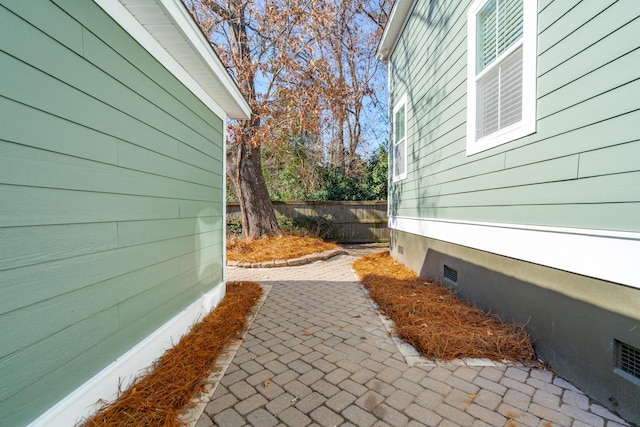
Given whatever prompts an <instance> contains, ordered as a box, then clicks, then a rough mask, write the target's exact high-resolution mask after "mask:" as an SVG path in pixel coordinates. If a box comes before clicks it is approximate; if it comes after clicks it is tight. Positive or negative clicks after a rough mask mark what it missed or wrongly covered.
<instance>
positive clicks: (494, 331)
mask: <svg viewBox="0 0 640 427" xmlns="http://www.w3.org/2000/svg"><path fill="white" fill-rule="evenodd" d="M353 269H354V270H355V272H356V274H357V275H358V277H359V278H360V281H361V282H362V284H363V285H364V286H365V287H366V288H367V289H368V291H369V295H370V296H371V298H372V299H373V300H374V301H375V302H376V303H377V304H378V306H379V307H380V309H381V310H382V311H383V312H384V313H385V314H386V315H387V316H388V317H389V318H390V319H391V320H393V322H394V329H395V331H396V333H397V334H398V335H399V336H400V337H401V338H402V339H404V340H405V341H407V342H408V343H410V344H411V345H413V346H414V347H415V348H416V349H417V350H418V351H419V352H420V353H421V354H422V355H424V356H425V357H426V358H428V359H436V360H452V359H456V358H487V359H491V360H493V361H499V362H519V363H524V364H529V365H532V364H535V362H534V361H535V354H534V350H533V346H532V344H531V340H530V339H529V336H528V334H527V332H526V330H525V327H524V325H516V324H505V323H503V322H502V321H501V320H500V318H499V317H498V316H497V315H495V314H490V313H489V314H487V313H485V312H484V311H482V310H480V309H478V308H476V307H472V306H471V305H469V304H468V303H467V302H465V301H463V300H461V299H460V298H458V297H457V296H456V295H455V294H454V293H453V292H452V291H451V290H450V289H449V288H447V287H445V286H444V285H442V284H441V283H436V282H433V281H429V280H427V279H425V278H421V277H417V276H416V275H415V273H414V272H413V271H411V270H409V269H408V268H407V267H405V266H404V265H403V264H401V263H399V262H397V261H395V260H394V259H393V258H392V257H391V256H390V254H389V252H381V253H378V254H373V255H367V256H364V257H362V258H359V259H357V260H356V261H355V262H354V263H353Z"/></svg>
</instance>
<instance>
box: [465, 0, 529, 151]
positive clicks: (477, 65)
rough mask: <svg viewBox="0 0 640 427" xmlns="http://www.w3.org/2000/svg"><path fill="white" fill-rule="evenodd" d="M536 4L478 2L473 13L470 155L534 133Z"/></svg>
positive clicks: (470, 14) (526, 0)
mask: <svg viewBox="0 0 640 427" xmlns="http://www.w3.org/2000/svg"><path fill="white" fill-rule="evenodd" d="M536 3H537V2H535V1H530V0H476V1H475V2H474V3H473V4H472V6H471V8H470V9H469V12H468V14H467V19H468V61H469V62H468V82H467V90H468V103H467V154H474V153H477V152H480V151H484V150H486V149H489V148H492V147H495V146H497V145H500V144H503V143H506V142H509V141H512V140H514V139H517V138H520V137H523V136H525V135H528V134H530V133H533V132H534V131H535V92H536V90H535V88H536V71H535V68H536V67H535V64H536V39H537V4H536Z"/></svg>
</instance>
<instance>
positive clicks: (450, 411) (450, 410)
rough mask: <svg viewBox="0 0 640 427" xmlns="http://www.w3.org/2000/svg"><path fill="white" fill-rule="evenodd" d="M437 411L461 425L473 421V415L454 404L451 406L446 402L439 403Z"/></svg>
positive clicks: (443, 416)
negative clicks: (455, 406)
mask: <svg viewBox="0 0 640 427" xmlns="http://www.w3.org/2000/svg"><path fill="white" fill-rule="evenodd" d="M435 412H436V413H437V414H438V415H440V416H442V418H445V419H446V420H449V421H451V422H453V423H456V424H457V425H459V426H466V425H469V424H471V423H472V422H473V418H471V415H469V414H466V413H464V412H462V411H461V410H459V409H457V408H454V407H453V406H449V405H447V404H446V403H442V404H440V405H438V407H437V408H436V410H435Z"/></svg>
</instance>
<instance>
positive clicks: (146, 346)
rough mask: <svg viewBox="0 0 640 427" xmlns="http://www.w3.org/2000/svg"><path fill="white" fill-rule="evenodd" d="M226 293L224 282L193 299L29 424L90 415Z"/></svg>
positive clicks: (66, 422)
mask: <svg viewBox="0 0 640 427" xmlns="http://www.w3.org/2000/svg"><path fill="white" fill-rule="evenodd" d="M225 292H226V285H225V284H224V282H221V283H219V284H218V285H217V286H216V287H215V288H213V289H212V290H211V291H209V292H207V293H206V294H205V295H203V296H202V297H200V298H199V299H198V300H197V301H195V302H193V303H192V304H191V305H189V306H188V307H187V308H185V309H184V310H183V311H182V312H180V313H178V314H177V315H176V316H175V317H173V318H172V319H171V320H169V321H168V322H167V323H165V324H164V325H162V326H161V327H160V328H158V329H157V330H156V331H155V332H153V333H152V334H151V335H149V336H147V337H146V338H145V339H144V340H142V341H140V342H139V343H138V344H137V345H136V346H134V347H133V348H131V349H130V350H129V351H127V352H126V353H125V354H123V355H122V356H120V357H119V358H118V359H116V360H115V361H114V362H113V363H111V364H110V365H109V366H107V367H106V368H104V369H103V370H102V371H100V372H99V373H98V374H96V375H95V376H94V377H93V378H91V379H90V380H89V381H87V382H86V383H84V384H83V385H81V386H80V387H78V388H77V389H76V390H75V391H73V392H72V393H70V394H69V395H68V396H67V397H65V398H64V399H62V400H61V401H60V402H58V403H57V404H56V405H54V406H52V407H51V408H50V409H49V410H48V411H47V412H45V413H44V414H42V415H41V416H40V417H38V418H37V419H36V420H35V421H33V422H32V423H31V424H29V427H45V426H74V425H76V424H77V423H78V422H79V421H80V420H81V419H82V418H85V417H89V416H91V415H92V414H93V413H94V411H95V410H96V403H97V402H98V401H99V400H100V399H102V400H106V401H112V400H114V399H115V398H116V397H117V395H118V390H119V385H120V384H122V385H123V386H124V387H125V388H126V387H127V386H128V385H129V383H130V382H131V380H133V379H134V378H135V377H136V376H137V375H139V374H140V373H141V372H142V371H143V370H144V369H146V368H148V367H149V366H150V365H151V364H152V363H153V362H154V361H155V360H156V359H158V358H159V357H160V356H162V354H164V352H165V351H166V350H168V349H169V348H171V347H172V346H173V345H175V343H177V342H178V341H180V338H181V337H182V336H183V335H184V334H185V333H187V332H188V331H189V330H190V329H191V327H192V326H193V324H194V323H196V322H198V321H199V320H200V319H202V318H203V317H204V316H205V315H207V314H208V313H209V312H210V311H211V310H213V309H214V308H215V307H217V305H218V304H219V303H220V301H221V300H222V298H223V297H224V295H225Z"/></svg>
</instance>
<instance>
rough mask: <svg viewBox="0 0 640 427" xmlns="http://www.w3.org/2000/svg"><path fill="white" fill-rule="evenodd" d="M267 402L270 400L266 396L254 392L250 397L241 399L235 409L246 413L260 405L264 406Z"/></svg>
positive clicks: (242, 413)
mask: <svg viewBox="0 0 640 427" xmlns="http://www.w3.org/2000/svg"><path fill="white" fill-rule="evenodd" d="M267 402H268V401H267V399H265V398H264V396H262V395H260V394H254V395H253V396H251V397H250V398H248V399H244V400H242V401H240V402H239V403H238V404H236V406H234V409H235V410H236V411H238V413H239V414H241V415H246V414H248V413H249V412H252V411H255V410H256V409H258V408H259V407H261V406H264V405H265V404H266V403H267Z"/></svg>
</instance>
